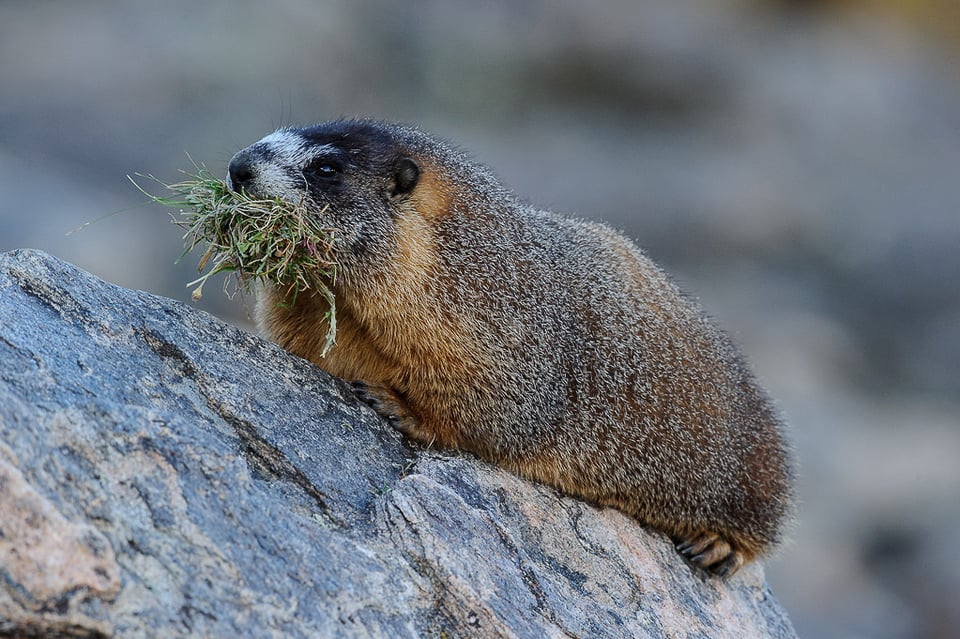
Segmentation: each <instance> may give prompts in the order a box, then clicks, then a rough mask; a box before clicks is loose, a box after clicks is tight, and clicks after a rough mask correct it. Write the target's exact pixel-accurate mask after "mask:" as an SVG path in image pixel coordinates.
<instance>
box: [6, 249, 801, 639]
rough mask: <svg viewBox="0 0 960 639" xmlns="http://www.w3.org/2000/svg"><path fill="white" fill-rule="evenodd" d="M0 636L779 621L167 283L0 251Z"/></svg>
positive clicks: (756, 589) (646, 539)
mask: <svg viewBox="0 0 960 639" xmlns="http://www.w3.org/2000/svg"><path fill="white" fill-rule="evenodd" d="M0 364H2V366H0V636H18V637H19V636H65V637H114V636H116V637H153V636H164V637H180V636H210V637H242V636H257V637H339V636H343V637H625V636H630V637H793V636H794V632H793V629H792V627H791V625H790V623H789V621H788V620H787V618H786V615H785V613H784V612H783V610H782V609H781V608H780V607H779V606H778V604H777V603H776V601H775V600H774V598H773V596H772V594H771V593H770V590H769V588H768V587H767V585H766V583H765V580H764V576H763V570H762V568H761V567H760V566H758V565H753V566H749V567H747V568H746V569H744V570H743V571H741V573H740V574H738V575H737V576H736V577H734V578H733V579H731V580H730V581H728V582H722V581H719V580H716V579H713V578H709V577H707V576H705V575H703V574H700V573H698V572H696V571H694V570H693V569H692V568H690V567H689V566H688V565H687V564H685V563H684V561H683V560H682V559H681V558H680V556H679V555H677V553H676V552H675V551H674V550H673V548H672V547H671V545H670V544H669V542H668V541H667V540H666V539H665V538H663V537H662V536H660V535H658V534H655V533H651V532H649V531H646V530H644V529H643V528H642V527H641V526H639V525H638V524H637V523H636V522H634V521H632V520H630V519H629V518H627V517H626V516H624V515H622V514H620V513H618V512H616V511H611V510H598V509H596V508H593V507H591V506H589V505H586V504H584V503H582V502H579V501H577V500H574V499H570V498H566V497H562V496H560V495H558V494H557V493H556V492H555V491H553V490H551V489H548V488H546V487H543V486H538V485H535V484H531V483H528V482H525V481H523V480H520V479H518V478H516V477H514V476H512V475H510V474H508V473H505V472H503V471H500V470H498V469H496V468H493V467H491V466H489V465H487V464H485V463H482V462H479V461H477V460H476V459H474V458H472V457H468V456H464V455H459V454H456V453H443V452H417V451H413V450H411V449H410V448H408V447H407V446H406V445H405V444H404V442H403V441H402V439H401V437H400V436H399V435H398V434H397V433H396V432H394V431H392V430H391V429H390V428H389V427H388V426H387V425H386V424H385V423H383V422H382V421H381V420H380V419H379V418H378V417H377V416H376V415H374V414H373V413H372V411H370V410H369V409H368V408H366V407H365V406H363V405H362V404H361V403H359V402H358V401H357V400H356V399H355V398H354V397H353V396H352V395H351V393H350V390H349V388H348V387H347V386H346V385H345V384H343V383H342V382H340V381H338V380H336V379H333V378H331V377H329V376H328V375H326V374H325V373H323V372H321V371H320V370H318V369H317V368H315V367H314V366H312V365H310V364H309V363H307V362H305V361H303V360H300V359H298V358H296V357H293V356H291V355H289V354H287V353H285V352H283V351H282V350H280V349H279V348H277V347H275V346H274V345H272V344H269V343H267V342H265V341H263V340H261V339H259V338H257V337H255V336H252V335H249V334H247V333H244V332H243V331H240V330H238V329H236V328H232V327H230V326H227V325H226V324H224V323H222V322H220V321H218V320H217V319H216V318H214V317H212V316H210V315H208V314H206V313H203V312H199V311H196V310H194V309H191V308H190V307H188V306H185V305H183V304H181V303H178V302H175V301H171V300H168V299H164V298H160V297H156V296H154V295H150V294H147V293H143V292H138V291H130V290H126V289H122V288H120V287H117V286H114V285H111V284H108V283H106V282H103V281H101V280H98V279H97V278H95V277H93V276H91V275H89V274H86V273H84V272H81V271H79V270H78V269H76V268H75V267H73V266H71V265H69V264H66V263H64V262H61V261H59V260H57V259H56V258H53V257H50V256H49V255H46V254H43V253H40V252H35V251H15V252H11V253H5V254H2V255H0Z"/></svg>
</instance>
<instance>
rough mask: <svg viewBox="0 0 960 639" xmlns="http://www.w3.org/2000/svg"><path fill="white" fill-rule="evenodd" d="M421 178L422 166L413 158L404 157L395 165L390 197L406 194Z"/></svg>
mask: <svg viewBox="0 0 960 639" xmlns="http://www.w3.org/2000/svg"><path fill="white" fill-rule="evenodd" d="M419 180H420V167H419V166H417V163H416V162H414V161H413V159H412V158H409V157H406V156H405V157H402V158H400V159H399V160H397V164H396V165H395V166H394V167H393V180H392V184H391V185H390V197H397V196H398V195H406V194H407V193H410V192H411V191H412V190H413V187H415V186H416V185H417V182H418V181H419Z"/></svg>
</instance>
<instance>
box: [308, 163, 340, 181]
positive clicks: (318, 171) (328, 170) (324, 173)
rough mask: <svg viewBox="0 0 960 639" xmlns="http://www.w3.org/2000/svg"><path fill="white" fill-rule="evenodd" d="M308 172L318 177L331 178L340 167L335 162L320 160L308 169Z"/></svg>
mask: <svg viewBox="0 0 960 639" xmlns="http://www.w3.org/2000/svg"><path fill="white" fill-rule="evenodd" d="M307 172H309V173H312V174H313V175H315V176H317V177H322V178H331V177H333V176H335V175H336V174H337V173H339V172H340V167H338V166H337V165H336V164H334V163H333V162H318V163H317V164H314V165H313V166H311V167H310V168H309V169H307Z"/></svg>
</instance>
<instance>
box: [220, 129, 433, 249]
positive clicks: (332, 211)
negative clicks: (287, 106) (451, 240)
mask: <svg viewBox="0 0 960 639" xmlns="http://www.w3.org/2000/svg"><path fill="white" fill-rule="evenodd" d="M420 136H423V134H420V133H419V132H417V131H415V130H412V129H406V128H403V127H399V126H396V125H384V124H379V123H376V122H370V121H356V120H341V121H335V122H330V123H326V124H319V125H316V126H311V127H306V128H285V129H280V130H278V131H276V132H274V133H271V134H270V135H268V136H266V137H265V138H263V139H262V140H260V141H259V142H256V143H254V144H252V145H250V146H248V147H247V148H245V149H243V150H241V151H240V152H238V153H237V154H236V155H234V156H233V159H231V160H230V165H229V168H228V170H227V184H228V185H229V187H230V188H231V189H233V190H235V191H241V190H242V191H245V192H246V193H247V194H249V195H251V196H253V197H258V198H273V197H279V198H282V199H285V200H288V201H291V202H297V203H299V202H303V203H304V204H305V205H306V209H307V210H308V211H310V212H311V213H313V214H315V215H318V216H321V218H322V224H323V225H324V226H326V227H328V228H331V229H333V230H334V233H335V242H336V244H337V252H338V261H340V262H341V267H349V266H350V264H351V263H352V262H355V261H356V260H357V258H362V257H364V256H365V255H370V256H372V255H380V256H381V257H383V256H385V255H389V254H390V251H389V249H390V247H389V245H388V244H387V243H388V242H389V241H390V240H391V238H393V236H395V234H396V233H395V231H394V230H393V229H394V226H395V218H396V217H397V216H398V215H399V214H400V212H401V209H402V208H404V207H406V208H409V204H408V201H409V198H410V195H411V194H412V193H413V191H414V189H415V188H416V187H417V184H418V183H419V181H420V179H421V167H420V163H419V161H418V160H417V159H415V155H416V153H415V149H414V148H413V147H414V146H416V141H417V138H418V137H420ZM421 150H422V149H421Z"/></svg>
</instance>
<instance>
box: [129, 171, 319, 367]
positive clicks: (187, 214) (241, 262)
mask: <svg viewBox="0 0 960 639" xmlns="http://www.w3.org/2000/svg"><path fill="white" fill-rule="evenodd" d="M182 173H183V174H184V175H185V176H186V179H185V180H183V181H182V182H177V183H175V184H166V183H164V182H161V181H160V180H157V179H156V178H154V177H153V176H149V175H147V176H139V177H145V178H147V179H151V180H154V181H156V182H158V183H159V184H161V185H162V186H164V187H165V188H166V189H168V190H169V191H171V192H172V193H173V195H172V196H170V197H158V196H156V195H153V194H151V193H149V192H147V191H146V190H144V189H143V188H142V187H141V186H140V185H139V184H137V182H136V180H134V179H133V178H130V181H131V182H133V184H134V186H136V187H137V188H138V189H140V191H141V192H143V193H144V195H146V196H147V197H149V198H150V199H151V200H153V201H154V202H157V203H159V204H163V205H164V206H170V207H174V208H177V209H179V216H178V215H176V214H173V215H172V217H173V222H174V223H175V224H176V225H177V226H179V227H181V228H184V229H186V233H185V234H184V236H183V240H184V243H185V246H186V248H185V250H184V252H183V254H182V255H181V256H180V259H183V258H184V257H185V256H186V255H187V254H188V253H190V251H192V250H193V249H194V248H196V247H197V246H199V245H201V244H206V246H207V249H206V251H205V252H204V254H203V256H202V257H201V258H200V263H199V265H198V266H197V271H198V272H200V273H201V276H200V277H199V278H198V279H196V280H194V281H193V282H190V283H189V284H188V286H196V288H195V289H194V291H193V299H194V300H197V299H200V297H201V295H202V294H203V285H204V284H205V283H206V281H207V280H208V279H210V277H212V276H213V275H216V274H217V273H223V272H227V273H232V274H233V275H234V276H235V277H236V282H237V284H238V285H240V286H243V287H244V288H247V289H249V285H250V282H251V281H262V282H266V283H269V284H272V285H274V286H276V287H277V289H278V290H279V291H280V292H281V293H282V294H283V297H284V299H285V300H287V301H288V302H289V303H293V301H295V300H296V297H297V295H299V294H300V293H301V292H304V291H311V292H316V293H317V294H319V295H322V296H323V298H324V299H326V301H327V302H328V303H329V305H330V311H329V313H328V314H327V319H328V322H329V324H328V329H327V335H326V340H325V342H324V346H323V350H322V354H324V355H325V354H326V353H327V351H329V350H330V348H331V347H332V346H333V344H334V340H335V339H336V332H337V321H336V306H335V304H334V297H333V291H332V290H331V289H330V282H332V281H333V279H334V278H335V277H336V273H337V264H336V261H335V258H334V252H333V233H332V231H331V230H330V229H328V228H324V227H323V226H322V225H321V224H320V221H319V220H318V219H317V218H318V217H319V216H318V215H317V214H316V213H311V212H309V211H307V210H306V208H305V207H304V203H303V201H300V202H296V203H295V202H289V201H287V200H282V199H280V198H272V199H257V198H253V197H250V196H249V195H247V194H246V193H237V192H235V191H231V190H230V189H229V188H228V187H227V184H226V182H224V181H223V180H221V179H219V178H217V177H215V176H213V175H212V174H211V173H210V172H209V171H207V169H206V167H204V166H203V165H202V164H199V165H198V164H195V165H194V172H193V173H191V172H188V171H182ZM321 213H322V211H321ZM177 261H179V259H178V260H177ZM205 269H206V272H204V271H205ZM228 282H229V280H228ZM225 286H226V284H225Z"/></svg>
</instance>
